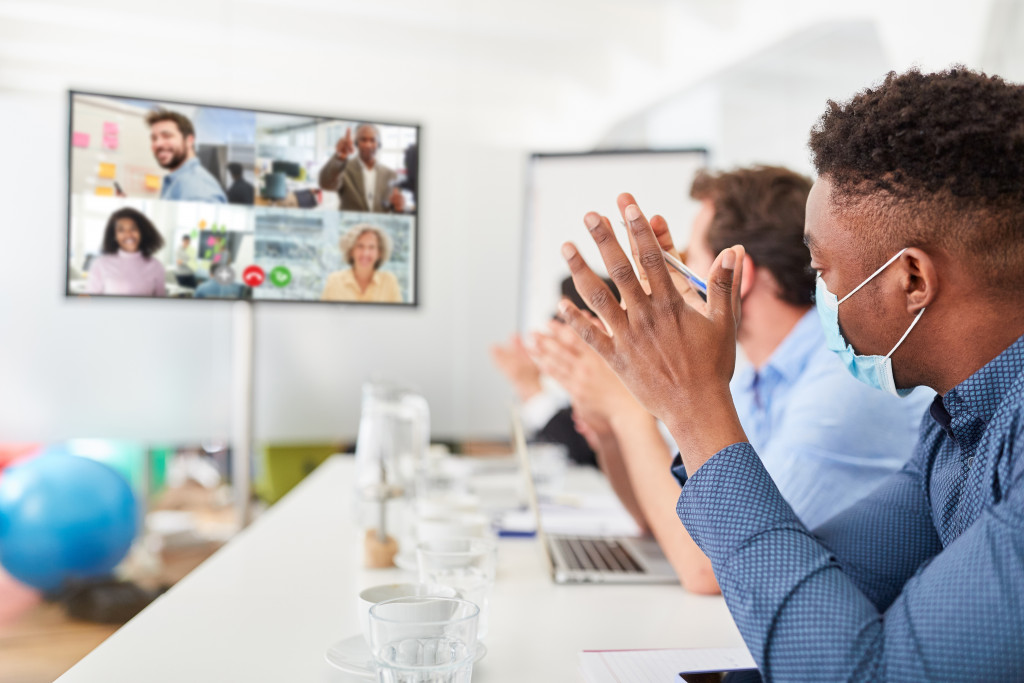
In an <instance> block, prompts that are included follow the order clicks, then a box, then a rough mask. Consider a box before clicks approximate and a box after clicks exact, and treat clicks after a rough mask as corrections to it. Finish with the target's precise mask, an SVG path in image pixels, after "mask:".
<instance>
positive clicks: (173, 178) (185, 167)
mask: <svg viewBox="0 0 1024 683" xmlns="http://www.w3.org/2000/svg"><path fill="white" fill-rule="evenodd" d="M160 199H177V200H181V201H191V202H217V203H220V204H227V201H228V197H227V195H226V194H224V188H222V187H221V186H220V183H218V182H217V179H216V178H214V177H213V175H212V174H211V173H210V172H209V171H207V170H206V169H205V168H203V165H202V164H200V163H199V159H197V158H196V157H192V158H191V159H189V160H188V161H186V162H184V163H182V164H181V166H179V167H178V168H176V169H174V171H172V172H171V173H168V174H167V175H165V176H164V180H163V184H162V185H161V187H160Z"/></svg>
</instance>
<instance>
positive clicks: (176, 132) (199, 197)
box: [146, 109, 228, 204]
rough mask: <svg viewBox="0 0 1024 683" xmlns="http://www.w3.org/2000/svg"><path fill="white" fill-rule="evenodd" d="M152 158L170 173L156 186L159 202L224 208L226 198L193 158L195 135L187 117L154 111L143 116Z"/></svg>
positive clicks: (208, 174)
mask: <svg viewBox="0 0 1024 683" xmlns="http://www.w3.org/2000/svg"><path fill="white" fill-rule="evenodd" d="M146 123H148V124H149V141H150V145H151V146H152V149H153V157H154V158H155V159H156V162H157V163H158V164H160V166H161V167H162V168H164V169H167V170H168V171H170V172H169V173H168V174H167V175H165V176H164V179H163V182H162V184H161V185H160V199H178V200H183V201H193V202H217V203H220V204H226V203H227V201H228V198H227V195H225V194H224V188H223V187H221V185H220V183H219V182H218V181H217V179H216V178H214V177H213V175H212V174H211V173H210V172H209V171H207V170H206V169H205V168H203V165H202V164H200V163H199V159H198V158H197V157H196V149H195V146H196V131H195V128H193V127H192V122H191V121H189V119H188V117H187V116H185V115H183V114H179V113H178V112H176V111H169V110H167V109H154V110H153V111H151V112H150V113H149V114H148V115H147V116H146Z"/></svg>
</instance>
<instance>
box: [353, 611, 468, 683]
mask: <svg viewBox="0 0 1024 683" xmlns="http://www.w3.org/2000/svg"><path fill="white" fill-rule="evenodd" d="M479 615H480V608H479V607H477V606H476V605H475V604H473V603H472V602H469V601H468V600H460V599H458V598H437V597H406V598H396V599H394V600H385V601H384V602H379V603H377V604H376V605H374V606H373V607H371V608H370V649H371V651H372V652H373V660H374V663H375V664H376V665H377V681H378V683H469V681H470V679H471V678H472V675H473V659H474V658H475V656H476V639H477V626H478V619H479Z"/></svg>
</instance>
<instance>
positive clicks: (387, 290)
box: [320, 223, 402, 303]
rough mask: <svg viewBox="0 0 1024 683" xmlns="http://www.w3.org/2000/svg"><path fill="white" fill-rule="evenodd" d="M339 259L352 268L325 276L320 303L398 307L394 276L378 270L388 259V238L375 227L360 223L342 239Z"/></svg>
mask: <svg viewBox="0 0 1024 683" xmlns="http://www.w3.org/2000/svg"><path fill="white" fill-rule="evenodd" d="M339 246H340V247H341V256H342V259H343V260H344V261H345V262H346V263H348V264H349V265H350V266H352V267H351V268H346V269H345V270H339V271H336V272H334V273H331V274H330V275H328V276H327V284H326V286H325V287H324V291H323V293H322V294H321V295H320V300H321V301H361V302H375V303H401V301H402V290H401V288H400V287H399V286H398V278H396V277H395V274H394V273H389V272H388V271H386V270H378V269H379V268H380V266H381V264H383V263H387V261H388V259H390V258H391V249H392V247H391V238H390V237H389V236H388V235H387V233H386V232H384V231H383V230H381V229H380V228H378V227H377V226H375V225H370V224H368V223H361V224H360V225H357V226H355V227H353V228H352V229H350V230H349V231H348V232H346V233H345V234H344V235H342V237H341V240H340V242H339Z"/></svg>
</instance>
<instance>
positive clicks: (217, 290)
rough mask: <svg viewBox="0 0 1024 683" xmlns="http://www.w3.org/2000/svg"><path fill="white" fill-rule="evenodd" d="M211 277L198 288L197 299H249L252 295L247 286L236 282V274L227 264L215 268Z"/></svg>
mask: <svg viewBox="0 0 1024 683" xmlns="http://www.w3.org/2000/svg"><path fill="white" fill-rule="evenodd" d="M210 275H212V276H213V277H211V278H210V279H209V280H206V281H205V282H203V283H202V284H201V285H199V286H198V287H196V291H195V294H193V295H192V296H194V297H195V298H197V299H247V298H249V296H250V295H251V293H252V290H250V289H249V288H248V287H246V286H245V285H243V284H241V283H238V282H235V281H234V272H233V270H232V269H231V267H230V266H229V265H227V264H224V265H217V266H214V267H213V268H212V269H211V270H210Z"/></svg>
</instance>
